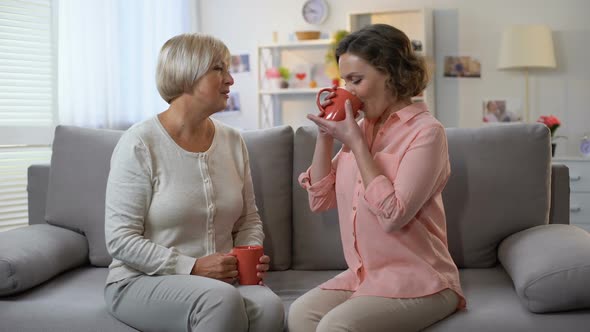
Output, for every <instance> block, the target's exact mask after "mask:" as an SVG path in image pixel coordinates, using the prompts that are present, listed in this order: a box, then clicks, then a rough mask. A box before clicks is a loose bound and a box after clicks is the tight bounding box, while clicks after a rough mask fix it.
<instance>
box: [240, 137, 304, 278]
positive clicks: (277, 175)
mask: <svg viewBox="0 0 590 332" xmlns="http://www.w3.org/2000/svg"><path fill="white" fill-rule="evenodd" d="M242 137H244V141H245V142H246V146H247V148H248V154H249V156H250V170H251V173H252V182H253V184H254V195H255V196H256V206H257V207H258V214H259V215H260V218H261V219H262V222H263V224H264V234H265V238H264V251H265V253H266V254H267V255H269V256H270V257H271V269H272V270H286V269H288V268H289V267H290V266H291V174H292V172H293V129H292V128H291V127H289V126H283V127H274V128H269V129H261V130H252V131H244V132H242Z"/></svg>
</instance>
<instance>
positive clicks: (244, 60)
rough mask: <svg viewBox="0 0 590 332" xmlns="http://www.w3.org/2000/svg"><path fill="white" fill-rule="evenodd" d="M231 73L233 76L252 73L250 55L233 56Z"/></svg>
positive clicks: (230, 67) (230, 66)
mask: <svg viewBox="0 0 590 332" xmlns="http://www.w3.org/2000/svg"><path fill="white" fill-rule="evenodd" d="M229 71H230V73H232V74H235V73H246V72H249V71H250V55H249V54H239V55H232V56H231V59H230V65H229Z"/></svg>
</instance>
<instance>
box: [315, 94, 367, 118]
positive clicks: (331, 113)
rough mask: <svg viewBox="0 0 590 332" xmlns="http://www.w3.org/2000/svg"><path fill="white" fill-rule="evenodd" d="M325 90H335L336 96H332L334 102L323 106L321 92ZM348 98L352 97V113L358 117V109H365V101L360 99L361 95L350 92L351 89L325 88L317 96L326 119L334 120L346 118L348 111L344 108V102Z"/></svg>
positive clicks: (317, 101) (317, 102)
mask: <svg viewBox="0 0 590 332" xmlns="http://www.w3.org/2000/svg"><path fill="white" fill-rule="evenodd" d="M324 92H335V95H334V97H333V98H332V104H330V105H327V106H326V107H322V104H321V101H320V97H321V94H322V93H324ZM347 99H350V103H351V105H352V114H353V115H354V117H355V118H356V116H357V115H358V111H359V110H361V109H363V102H362V101H361V100H360V99H359V97H357V96H355V95H353V94H352V93H350V91H348V90H346V89H344V88H338V87H337V88H323V89H321V90H320V91H319V92H318V95H317V97H316V104H317V105H318V107H319V108H320V109H321V110H322V111H323V112H324V114H323V116H322V117H323V118H324V119H326V120H332V121H342V120H344V118H346V111H345V109H344V103H345V102H346V100H347Z"/></svg>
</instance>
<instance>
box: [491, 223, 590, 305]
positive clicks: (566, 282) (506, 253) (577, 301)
mask: <svg viewBox="0 0 590 332" xmlns="http://www.w3.org/2000/svg"><path fill="white" fill-rule="evenodd" d="M498 259H499V260H500V263H502V266H503V267H504V269H505V270H506V272H507V273H508V274H509V275H510V278H512V282H513V283H514V287H515V289H516V293H517V294H518V297H519V298H520V300H521V302H522V303H523V305H524V306H525V307H526V308H527V309H528V310H529V311H531V312H534V313H546V312H557V311H566V310H575V309H585V308H590V288H589V287H588V286H587V284H588V280H590V234H589V233H588V232H586V231H584V230H583V229H581V228H578V227H576V226H572V225H541V226H536V227H532V228H529V229H526V230H524V231H521V232H518V233H515V234H512V235H511V236H509V237H507V238H506V239H504V240H503V241H502V242H501V243H500V246H499V248H498Z"/></svg>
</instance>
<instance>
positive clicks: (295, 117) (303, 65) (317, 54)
mask: <svg viewBox="0 0 590 332" xmlns="http://www.w3.org/2000/svg"><path fill="white" fill-rule="evenodd" d="M371 23H386V24H390V25H393V26H395V27H397V28H398V29H400V30H402V31H404V32H405V33H406V34H407V35H408V37H409V38H410V40H412V41H413V42H414V43H415V44H416V47H418V50H417V52H419V53H420V54H421V55H422V56H424V57H425V58H426V61H427V65H428V66H429V69H430V72H431V73H432V72H433V71H432V69H433V59H434V54H433V51H434V48H433V44H432V13H431V11H430V10H427V9H415V10H390V11H384V12H372V13H353V14H350V15H349V22H348V29H347V30H348V31H355V30H357V29H358V28H359V27H361V26H363V25H364V24H371ZM330 43H331V40H330V39H319V40H310V41H295V42H288V43H275V44H266V45H259V46H258V125H259V127H260V128H266V127H272V126H277V125H283V124H288V125H291V126H293V127H298V126H299V125H304V124H311V122H310V121H309V120H307V119H306V117H305V116H306V114H308V113H316V112H317V107H316V105H315V100H316V94H317V92H318V91H319V90H320V88H323V87H329V86H330V85H331V78H329V77H327V75H326V74H325V58H326V54H327V52H328V50H329V47H330ZM280 66H284V67H287V68H288V69H290V70H291V72H293V73H294V74H300V75H301V76H299V77H302V76H306V77H307V78H308V79H307V80H299V79H298V78H296V77H293V78H291V80H290V84H291V85H290V86H289V87H288V88H284V89H281V88H279V87H277V86H276V85H274V84H272V83H271V81H270V80H268V79H267V78H266V75H265V73H266V71H267V70H268V69H269V68H273V67H274V68H278V67H280ZM432 76H433V75H430V77H431V80H430V84H429V85H428V87H427V88H426V90H425V91H424V92H423V93H422V94H421V95H420V96H416V97H415V98H413V100H414V101H423V102H425V103H426V104H427V105H428V108H429V110H430V112H431V113H432V114H434V115H436V113H435V109H434V105H435V103H434V80H433V78H432ZM309 79H313V80H314V81H316V83H317V86H315V87H310V85H309V81H310V80H309ZM312 86H313V84H312Z"/></svg>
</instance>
